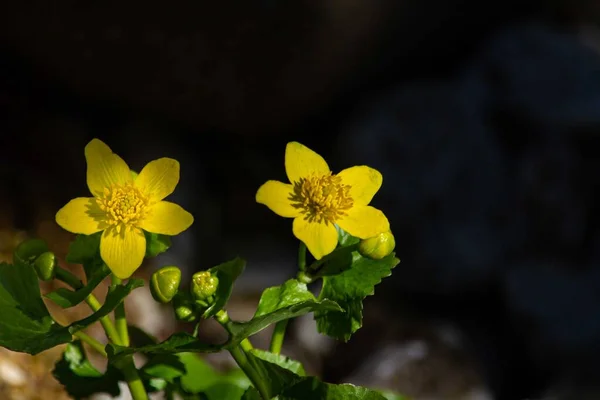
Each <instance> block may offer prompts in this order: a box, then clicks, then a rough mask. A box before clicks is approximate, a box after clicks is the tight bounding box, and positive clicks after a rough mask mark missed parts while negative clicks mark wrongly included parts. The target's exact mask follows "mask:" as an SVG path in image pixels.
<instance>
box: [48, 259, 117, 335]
mask: <svg viewBox="0 0 600 400" xmlns="http://www.w3.org/2000/svg"><path fill="white" fill-rule="evenodd" d="M56 278H57V279H59V280H61V281H63V282H64V283H66V284H67V285H69V286H71V287H72V288H73V289H75V290H79V289H81V288H82V287H83V283H82V282H81V280H80V279H79V278H77V277H76V276H75V275H73V274H72V273H71V272H69V271H67V270H66V269H64V268H60V267H59V268H57V269H56ZM85 302H86V303H87V304H88V305H89V306H90V308H91V309H92V311H94V312H96V311H98V310H99V309H100V307H102V304H100V302H99V301H98V299H97V298H96V296H94V295H93V294H90V295H89V296H88V297H86V299H85ZM100 324H102V327H103V328H104V331H105V332H106V336H108V339H109V340H110V341H111V342H113V343H114V344H117V345H122V342H121V336H120V335H119V333H118V332H117V330H116V328H115V326H114V325H113V323H112V321H111V320H110V318H108V316H104V317H102V318H100Z"/></svg>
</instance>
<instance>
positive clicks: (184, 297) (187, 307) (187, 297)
mask: <svg viewBox="0 0 600 400" xmlns="http://www.w3.org/2000/svg"><path fill="white" fill-rule="evenodd" d="M173 310H175V318H177V319H178V320H179V321H184V322H193V321H194V320H195V319H196V312H195V309H194V300H193V299H192V295H191V294H190V293H188V292H177V294H176V295H175V296H174V297H173Z"/></svg>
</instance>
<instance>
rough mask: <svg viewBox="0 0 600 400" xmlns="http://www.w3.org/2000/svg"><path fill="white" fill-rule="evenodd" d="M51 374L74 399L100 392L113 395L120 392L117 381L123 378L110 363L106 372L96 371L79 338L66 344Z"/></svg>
mask: <svg viewBox="0 0 600 400" xmlns="http://www.w3.org/2000/svg"><path fill="white" fill-rule="evenodd" d="M52 375H54V377H55V378H56V380H57V381H59V382H60V383H61V384H62V385H63V386H64V387H65V390H66V391H67V393H69V394H70V395H71V396H72V397H74V398H76V399H81V398H85V397H89V396H91V395H93V394H95V393H102V392H104V393H108V394H109V395H111V396H113V397H116V396H118V395H119V394H120V393H121V390H120V388H119V381H120V380H123V376H122V374H121V372H120V371H119V370H117V369H116V368H114V367H112V366H110V365H109V366H108V368H107V370H106V373H102V372H100V371H98V370H97V369H96V368H95V367H94V366H93V365H92V364H91V363H90V362H89V361H88V359H87V356H86V354H85V350H84V348H83V346H82V344H81V342H80V341H79V340H76V341H74V342H73V343H69V344H68V345H67V347H66V348H65V351H64V352H63V355H62V358H61V359H60V360H59V361H58V362H57V363H56V365H55V366H54V370H53V371H52Z"/></svg>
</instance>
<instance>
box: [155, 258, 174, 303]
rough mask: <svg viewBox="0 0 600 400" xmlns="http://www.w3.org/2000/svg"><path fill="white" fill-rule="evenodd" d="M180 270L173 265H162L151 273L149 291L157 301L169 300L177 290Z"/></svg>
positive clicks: (164, 301)
mask: <svg viewBox="0 0 600 400" xmlns="http://www.w3.org/2000/svg"><path fill="white" fill-rule="evenodd" d="M180 283H181V270H180V269H179V268H177V267H175V266H169V267H162V268H161V269H159V270H158V271H156V272H154V273H153V274H152V278H151V279H150V293H152V297H154V300H156V301H157V302H159V303H163V304H166V303H168V302H170V301H171V300H172V299H173V297H174V296H175V295H176V294H177V291H178V290H179V284H180Z"/></svg>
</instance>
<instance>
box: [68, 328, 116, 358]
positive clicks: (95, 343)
mask: <svg viewBox="0 0 600 400" xmlns="http://www.w3.org/2000/svg"><path fill="white" fill-rule="evenodd" d="M73 336H75V337H77V338H79V340H81V341H82V342H84V343H87V344H88V345H89V346H90V347H91V348H92V349H94V350H96V351H97V352H98V353H100V354H101V355H102V356H104V357H108V355H107V354H106V351H105V350H104V345H103V344H102V343H100V342H99V341H97V340H96V339H94V338H93V337H91V336H89V335H86V334H85V333H83V332H81V331H79V332H75V333H74V334H73Z"/></svg>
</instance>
